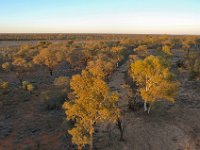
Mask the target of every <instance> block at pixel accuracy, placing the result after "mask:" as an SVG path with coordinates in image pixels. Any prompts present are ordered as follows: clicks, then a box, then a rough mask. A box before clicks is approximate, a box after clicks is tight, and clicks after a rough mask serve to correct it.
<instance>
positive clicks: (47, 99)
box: [40, 90, 67, 110]
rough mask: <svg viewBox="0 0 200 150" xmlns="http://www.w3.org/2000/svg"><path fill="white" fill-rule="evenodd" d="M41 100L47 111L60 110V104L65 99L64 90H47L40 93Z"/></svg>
mask: <svg viewBox="0 0 200 150" xmlns="http://www.w3.org/2000/svg"><path fill="white" fill-rule="evenodd" d="M40 97H41V99H42V100H43V102H44V105H45V108H46V109H47V110H54V109H61V107H62V104H63V103H64V101H65V99H66V98H67V93H66V91H65V90H61V91H60V90H53V92H52V90H47V91H44V92H42V93H41V96H40Z"/></svg>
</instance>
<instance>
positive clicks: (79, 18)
mask: <svg viewBox="0 0 200 150" xmlns="http://www.w3.org/2000/svg"><path fill="white" fill-rule="evenodd" d="M199 8H200V1H198V0H162V1H160V0H141V1H136V0H123V1H121V0H109V1H106V0H101V1H100V0H96V1H91V0H76V1H71V0H60V1H59V2H58V1H54V0H35V1H25V0H2V1H1V5H0V20H1V24H0V33H101V34H109V33H110V34H176V35H183V34H184V35H200V9H199Z"/></svg>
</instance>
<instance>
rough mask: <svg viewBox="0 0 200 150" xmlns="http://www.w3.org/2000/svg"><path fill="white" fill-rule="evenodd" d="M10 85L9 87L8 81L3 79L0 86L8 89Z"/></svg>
mask: <svg viewBox="0 0 200 150" xmlns="http://www.w3.org/2000/svg"><path fill="white" fill-rule="evenodd" d="M8 87H9V84H8V82H5V81H3V82H1V83H0V88H1V89H7V88H8Z"/></svg>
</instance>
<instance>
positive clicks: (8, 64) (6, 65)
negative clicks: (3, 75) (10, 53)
mask: <svg viewBox="0 0 200 150" xmlns="http://www.w3.org/2000/svg"><path fill="white" fill-rule="evenodd" d="M2 68H3V69H4V70H9V69H10V63H9V62H5V63H3V64H2Z"/></svg>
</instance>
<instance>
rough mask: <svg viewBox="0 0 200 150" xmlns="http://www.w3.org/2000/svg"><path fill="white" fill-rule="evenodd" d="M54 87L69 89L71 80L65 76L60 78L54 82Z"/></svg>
mask: <svg viewBox="0 0 200 150" xmlns="http://www.w3.org/2000/svg"><path fill="white" fill-rule="evenodd" d="M54 85H55V86H59V87H68V86H69V78H68V77H64V76H61V77H58V78H56V79H55V80H54Z"/></svg>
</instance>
